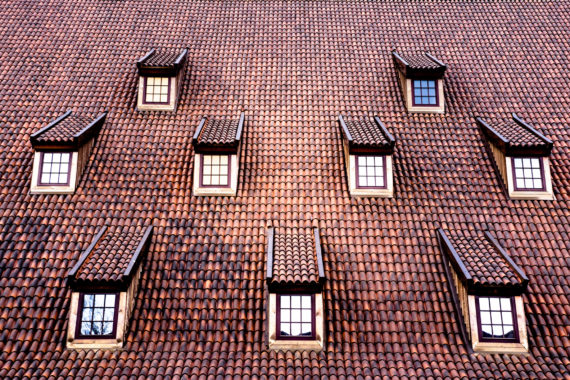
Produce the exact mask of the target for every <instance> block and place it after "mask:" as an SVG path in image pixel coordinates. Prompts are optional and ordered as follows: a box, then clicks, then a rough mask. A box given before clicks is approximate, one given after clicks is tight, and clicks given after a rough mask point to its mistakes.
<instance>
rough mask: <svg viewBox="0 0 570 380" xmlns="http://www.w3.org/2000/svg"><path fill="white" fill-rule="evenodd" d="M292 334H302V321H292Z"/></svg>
mask: <svg viewBox="0 0 570 380" xmlns="http://www.w3.org/2000/svg"><path fill="white" fill-rule="evenodd" d="M291 335H293V336H299V335H301V324H300V323H291Z"/></svg>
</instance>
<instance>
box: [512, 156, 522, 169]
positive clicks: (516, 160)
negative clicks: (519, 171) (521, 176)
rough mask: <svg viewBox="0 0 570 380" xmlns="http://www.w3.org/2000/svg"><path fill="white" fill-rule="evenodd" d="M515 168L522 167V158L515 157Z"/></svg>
mask: <svg viewBox="0 0 570 380" xmlns="http://www.w3.org/2000/svg"><path fill="white" fill-rule="evenodd" d="M514 161H515V168H522V160H521V159H520V158H515V160H514Z"/></svg>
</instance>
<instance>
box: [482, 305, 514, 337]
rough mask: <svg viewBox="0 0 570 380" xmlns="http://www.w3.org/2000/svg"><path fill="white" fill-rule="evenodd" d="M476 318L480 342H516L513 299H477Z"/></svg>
mask: <svg viewBox="0 0 570 380" xmlns="http://www.w3.org/2000/svg"><path fill="white" fill-rule="evenodd" d="M477 318H478V326H479V340H480V341H481V342H518V341H519V337H518V329H517V323H516V313H515V303H514V298H512V297H507V298H501V297H478V298H477Z"/></svg>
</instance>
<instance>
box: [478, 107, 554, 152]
mask: <svg viewBox="0 0 570 380" xmlns="http://www.w3.org/2000/svg"><path fill="white" fill-rule="evenodd" d="M476 121H477V124H478V125H479V127H480V128H481V130H482V131H483V133H484V135H485V137H486V138H487V139H488V140H489V141H490V142H491V143H493V144H494V145H495V146H496V147H497V148H498V149H499V150H501V151H502V152H503V153H504V154H506V155H507V156H517V155H536V156H548V155H550V152H551V151H552V147H553V143H552V141H551V140H550V139H549V138H547V137H546V136H544V135H543V134H542V133H540V132H539V131H537V130H536V129H534V128H533V127H532V126H530V125H529V124H527V123H525V122H524V121H523V120H521V119H520V118H519V117H518V116H517V115H516V114H514V113H513V114H512V120H507V121H505V120H493V121H487V120H483V119H482V118H480V117H477V118H476Z"/></svg>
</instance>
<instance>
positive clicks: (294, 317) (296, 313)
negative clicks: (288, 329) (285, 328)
mask: <svg viewBox="0 0 570 380" xmlns="http://www.w3.org/2000/svg"><path fill="white" fill-rule="evenodd" d="M291 322H301V310H300V309H291Z"/></svg>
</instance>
